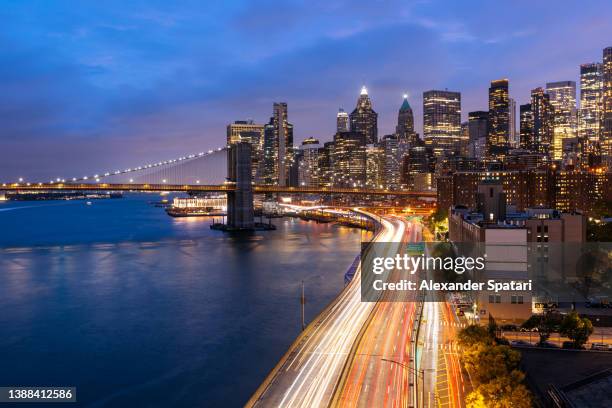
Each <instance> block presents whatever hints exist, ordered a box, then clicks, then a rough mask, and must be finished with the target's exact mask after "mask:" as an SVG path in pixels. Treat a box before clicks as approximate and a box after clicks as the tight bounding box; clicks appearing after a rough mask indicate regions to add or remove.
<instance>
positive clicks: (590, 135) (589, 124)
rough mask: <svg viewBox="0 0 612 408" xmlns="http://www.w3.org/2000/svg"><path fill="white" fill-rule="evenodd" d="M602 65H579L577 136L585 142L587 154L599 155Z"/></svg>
mask: <svg viewBox="0 0 612 408" xmlns="http://www.w3.org/2000/svg"><path fill="white" fill-rule="evenodd" d="M602 71H603V65H602V64H601V63H598V62H595V63H591V64H582V65H580V115H579V121H578V136H580V137H581V138H582V139H583V140H584V141H585V142H586V150H587V152H589V153H594V154H597V153H599V137H600V135H601V118H602V115H601V110H602V106H601V105H602V85H603V83H602V79H603V77H602Z"/></svg>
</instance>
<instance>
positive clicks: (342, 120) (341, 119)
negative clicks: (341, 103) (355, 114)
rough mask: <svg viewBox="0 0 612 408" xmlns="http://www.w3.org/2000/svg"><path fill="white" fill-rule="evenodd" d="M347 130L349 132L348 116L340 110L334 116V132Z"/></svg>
mask: <svg viewBox="0 0 612 408" xmlns="http://www.w3.org/2000/svg"><path fill="white" fill-rule="evenodd" d="M349 130H351V124H350V121H349V115H348V113H346V112H345V111H344V109H342V108H340V109H339V110H338V114H337V115H336V132H348V131H349Z"/></svg>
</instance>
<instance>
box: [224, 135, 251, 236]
mask: <svg viewBox="0 0 612 408" xmlns="http://www.w3.org/2000/svg"><path fill="white" fill-rule="evenodd" d="M227 176H228V181H229V182H231V183H234V184H235V185H236V190H235V191H231V192H228V193H227V226H228V228H230V229H243V230H248V229H253V228H254V227H255V223H254V210H253V184H252V173H251V144H250V143H248V142H238V143H233V144H232V145H230V146H229V149H228V151H227Z"/></svg>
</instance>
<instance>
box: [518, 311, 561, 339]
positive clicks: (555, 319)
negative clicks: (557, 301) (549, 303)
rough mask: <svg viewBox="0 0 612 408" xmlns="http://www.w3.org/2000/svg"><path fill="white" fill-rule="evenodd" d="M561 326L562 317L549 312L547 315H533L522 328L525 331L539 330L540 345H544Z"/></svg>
mask: <svg viewBox="0 0 612 408" xmlns="http://www.w3.org/2000/svg"><path fill="white" fill-rule="evenodd" d="M560 324H561V316H560V315H559V314H558V313H552V312H547V313H545V314H538V315H532V316H531V317H530V318H529V319H527V320H526V321H525V322H524V323H523V324H522V327H523V328H525V329H529V330H530V329H538V334H539V335H540V342H539V344H544V343H546V341H547V340H548V338H549V337H550V334H551V333H552V332H554V331H555V330H556V329H557V328H558V327H559V325H560Z"/></svg>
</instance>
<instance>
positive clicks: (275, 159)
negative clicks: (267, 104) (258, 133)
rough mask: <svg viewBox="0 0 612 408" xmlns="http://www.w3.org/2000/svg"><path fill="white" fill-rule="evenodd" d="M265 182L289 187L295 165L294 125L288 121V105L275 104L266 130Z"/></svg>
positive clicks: (264, 148)
mask: <svg viewBox="0 0 612 408" xmlns="http://www.w3.org/2000/svg"><path fill="white" fill-rule="evenodd" d="M263 150H264V166H263V167H264V172H263V173H264V182H265V183H268V184H273V185H279V186H286V185H289V184H290V183H289V178H290V177H289V176H290V169H291V166H292V165H293V159H294V157H293V154H294V151H293V125H292V124H291V123H289V122H288V120H287V104H286V103H285V102H280V103H276V102H275V103H274V105H273V112H272V117H271V118H270V123H268V124H267V125H266V126H265V128H264V146H263Z"/></svg>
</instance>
